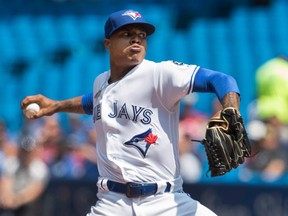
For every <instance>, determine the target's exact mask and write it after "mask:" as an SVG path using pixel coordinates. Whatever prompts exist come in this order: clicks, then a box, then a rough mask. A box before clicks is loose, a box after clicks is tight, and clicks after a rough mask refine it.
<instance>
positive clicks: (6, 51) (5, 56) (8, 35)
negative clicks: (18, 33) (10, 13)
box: [0, 20, 17, 62]
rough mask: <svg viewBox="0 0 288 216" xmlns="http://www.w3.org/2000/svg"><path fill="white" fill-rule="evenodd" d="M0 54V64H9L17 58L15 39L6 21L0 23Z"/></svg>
mask: <svg viewBox="0 0 288 216" xmlns="http://www.w3.org/2000/svg"><path fill="white" fill-rule="evenodd" d="M0 52H1V60H0V61H1V62H9V61H12V60H14V59H15V58H16V57H17V47H16V44H15V38H14V36H13V33H12V31H11V29H10V23H8V21H6V20H1V21H0Z"/></svg>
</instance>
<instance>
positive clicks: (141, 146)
mask: <svg viewBox="0 0 288 216" xmlns="http://www.w3.org/2000/svg"><path fill="white" fill-rule="evenodd" d="M157 139H158V136H157V135H154V134H153V133H152V130H151V129H148V130H147V131H145V132H144V133H141V134H137V135H135V136H134V137H132V138H131V139H130V140H129V141H127V142H125V143H124V145H126V146H132V147H135V148H136V149H137V150H139V152H140V154H141V155H142V156H143V157H145V156H146V154H147V151H148V149H149V148H150V146H151V144H154V143H156V140H157Z"/></svg>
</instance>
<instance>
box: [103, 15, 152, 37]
mask: <svg viewBox="0 0 288 216" xmlns="http://www.w3.org/2000/svg"><path fill="white" fill-rule="evenodd" d="M130 24H137V25H140V26H142V27H143V28H144V30H145V31H146V34H147V35H151V34H153V33H154V32H155V27H154V25H152V24H150V23H148V22H146V20H145V19H144V18H143V16H142V15H141V14H140V13H139V12H138V11H134V10H121V11H117V12H115V13H112V14H111V15H110V16H109V18H108V19H107V21H106V23H105V38H110V36H111V35H112V33H113V32H115V31H116V30H118V29H119V28H121V27H123V26H126V25H130Z"/></svg>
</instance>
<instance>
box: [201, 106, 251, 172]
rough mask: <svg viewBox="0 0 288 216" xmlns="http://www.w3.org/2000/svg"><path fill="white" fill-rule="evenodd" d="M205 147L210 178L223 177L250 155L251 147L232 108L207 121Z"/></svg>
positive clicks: (243, 128)
mask: <svg viewBox="0 0 288 216" xmlns="http://www.w3.org/2000/svg"><path fill="white" fill-rule="evenodd" d="M201 143H202V144H203V145H204V147H205V151H206V155H207V159H208V164H209V170H208V171H210V173H211V177H216V176H220V175H224V174H225V173H227V172H229V171H230V170H231V169H232V168H236V167H238V166H239V165H240V164H242V163H243V162H244V160H245V157H249V156H250V155H251V146H250V142H249V139H248V137H247V133H246V130H245V127H244V123H243V119H242V117H241V115H240V113H239V112H238V111H237V110H236V109H235V108H233V107H228V108H225V109H223V110H222V111H219V112H218V113H217V114H216V115H214V116H213V117H212V118H211V120H210V121H209V123H208V125H207V129H206V135H205V139H203V140H202V141H201Z"/></svg>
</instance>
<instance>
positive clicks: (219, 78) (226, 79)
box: [192, 68, 240, 101]
mask: <svg viewBox="0 0 288 216" xmlns="http://www.w3.org/2000/svg"><path fill="white" fill-rule="evenodd" d="M192 91H193V92H210V93H215V94H216V95H217V97H218V99H219V100H220V101H221V100H222V98H223V97H224V96H225V95H226V94H227V93H229V92H236V93H238V94H239V95H240V91H239V88H238V85H237V83H236V80H235V79H234V78H233V77H232V76H230V75H227V74H224V73H221V72H218V71H213V70H209V69H206V68H199V70H198V71H197V73H196V75H195V80H194V85H193V90H192Z"/></svg>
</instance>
